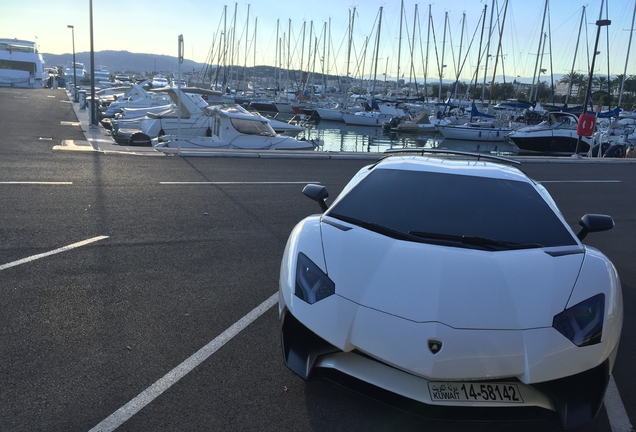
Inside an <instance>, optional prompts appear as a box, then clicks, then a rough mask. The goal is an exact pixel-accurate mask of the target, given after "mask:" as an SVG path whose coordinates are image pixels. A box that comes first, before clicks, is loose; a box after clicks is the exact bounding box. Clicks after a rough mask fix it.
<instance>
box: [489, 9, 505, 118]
mask: <svg viewBox="0 0 636 432" xmlns="http://www.w3.org/2000/svg"><path fill="white" fill-rule="evenodd" d="M507 11H508V0H506V4H505V5H504V12H503V18H502V20H501V29H500V30H499V44H498V45H497V54H495V67H493V70H492V80H491V81H490V96H489V97H488V104H489V105H490V103H491V102H492V93H493V90H494V87H495V76H496V75H497V64H498V63H499V54H500V53H501V40H502V38H503V31H504V27H505V25H506V12H507Z"/></svg>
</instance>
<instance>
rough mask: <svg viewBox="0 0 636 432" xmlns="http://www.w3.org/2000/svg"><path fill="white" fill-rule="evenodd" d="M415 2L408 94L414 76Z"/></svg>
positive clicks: (409, 93)
mask: <svg viewBox="0 0 636 432" xmlns="http://www.w3.org/2000/svg"><path fill="white" fill-rule="evenodd" d="M417 15H418V13H417V4H416V5H415V13H414V14H413V35H412V37H411V67H410V69H409V92H408V95H409V96H410V95H411V82H412V78H413V77H414V76H415V62H414V61H413V59H414V56H415V53H414V51H415V27H416V26H417ZM415 92H416V93H417V77H415Z"/></svg>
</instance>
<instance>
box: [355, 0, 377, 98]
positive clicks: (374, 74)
mask: <svg viewBox="0 0 636 432" xmlns="http://www.w3.org/2000/svg"><path fill="white" fill-rule="evenodd" d="M354 10H355V8H354ZM381 28H382V6H380V13H379V18H378V35H377V38H376V41H375V66H374V69H373V86H372V89H371V96H373V95H374V94H375V81H376V78H377V77H378V56H379V51H380V29H381Z"/></svg>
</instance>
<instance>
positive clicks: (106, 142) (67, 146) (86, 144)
mask: <svg viewBox="0 0 636 432" xmlns="http://www.w3.org/2000/svg"><path fill="white" fill-rule="evenodd" d="M66 95H67V97H68V99H69V102H70V103H71V105H72V106H73V111H75V115H76V116H77V120H78V122H79V123H80V127H81V128H82V131H83V132H84V136H85V137H86V140H85V141H75V140H65V141H62V143H61V145H59V146H55V147H54V149H55V150H66V151H88V152H95V151H96V152H101V153H120V154H131V155H142V156H165V153H163V152H160V151H157V150H155V149H154V148H153V147H128V146H121V145H119V144H117V143H116V142H115V140H114V139H113V137H112V136H111V135H110V133H109V132H108V131H107V130H106V129H104V128H103V127H102V126H99V125H91V124H89V123H90V110H89V108H85V109H80V104H79V103H78V102H73V101H72V95H71V94H70V92H68V91H67V92H66Z"/></svg>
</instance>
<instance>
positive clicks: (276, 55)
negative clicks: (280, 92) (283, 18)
mask: <svg viewBox="0 0 636 432" xmlns="http://www.w3.org/2000/svg"><path fill="white" fill-rule="evenodd" d="M279 26H280V20H276V48H275V50H276V51H275V53H274V86H275V87H276V88H277V89H278V84H279V83H278V78H279V74H280V71H279V64H280V41H279V39H278V38H279V36H278V33H279V30H280V28H279Z"/></svg>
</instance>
